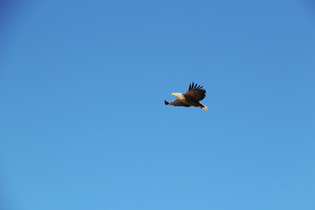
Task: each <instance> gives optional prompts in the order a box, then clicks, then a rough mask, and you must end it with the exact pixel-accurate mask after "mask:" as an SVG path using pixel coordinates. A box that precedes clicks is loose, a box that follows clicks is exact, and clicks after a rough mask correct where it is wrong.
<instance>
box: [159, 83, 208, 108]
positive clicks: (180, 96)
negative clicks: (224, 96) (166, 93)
mask: <svg viewBox="0 0 315 210" xmlns="http://www.w3.org/2000/svg"><path fill="white" fill-rule="evenodd" d="M172 95H173V96H175V97H176V98H177V99H175V100H174V101H172V102H171V103H169V102H167V101H166V100H164V103H165V105H173V106H185V107H190V106H195V107H198V108H201V109H204V110H206V111H208V107H207V106H205V105H203V104H201V103H199V101H201V100H202V99H204V98H205V97H206V91H205V90H204V89H203V86H200V85H197V83H196V84H194V82H192V83H191V84H190V85H189V88H188V91H187V92H186V93H172Z"/></svg>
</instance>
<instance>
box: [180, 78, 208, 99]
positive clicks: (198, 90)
mask: <svg viewBox="0 0 315 210" xmlns="http://www.w3.org/2000/svg"><path fill="white" fill-rule="evenodd" d="M202 88H203V86H200V85H197V84H194V82H193V83H191V84H190V85H189V89H188V91H187V92H186V93H185V94H184V95H185V98H186V99H188V100H193V101H201V100H202V99H204V98H205V97H206V91H205V90H204V89H202Z"/></svg>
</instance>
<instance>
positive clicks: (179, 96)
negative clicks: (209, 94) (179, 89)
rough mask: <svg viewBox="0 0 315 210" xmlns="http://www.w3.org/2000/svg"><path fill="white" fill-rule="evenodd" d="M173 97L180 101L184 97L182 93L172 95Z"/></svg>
mask: <svg viewBox="0 0 315 210" xmlns="http://www.w3.org/2000/svg"><path fill="white" fill-rule="evenodd" d="M172 95H173V96H175V97H176V98H179V99H183V98H184V96H183V94H182V93H172Z"/></svg>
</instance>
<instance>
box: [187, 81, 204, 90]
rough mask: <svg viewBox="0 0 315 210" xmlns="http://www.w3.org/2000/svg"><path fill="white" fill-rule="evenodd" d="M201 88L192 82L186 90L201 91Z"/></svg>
mask: <svg viewBox="0 0 315 210" xmlns="http://www.w3.org/2000/svg"><path fill="white" fill-rule="evenodd" d="M202 88H203V86H201V85H198V84H197V83H196V84H195V83H194V82H192V83H191V84H190V85H189V89H188V90H192V89H193V90H203V89H202Z"/></svg>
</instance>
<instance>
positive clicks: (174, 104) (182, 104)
mask: <svg viewBox="0 0 315 210" xmlns="http://www.w3.org/2000/svg"><path fill="white" fill-rule="evenodd" d="M164 103H165V105H173V106H185V107H190V106H191V105H189V104H186V103H184V102H183V101H181V100H179V99H176V100H174V101H172V102H171V103H168V102H167V101H164Z"/></svg>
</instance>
